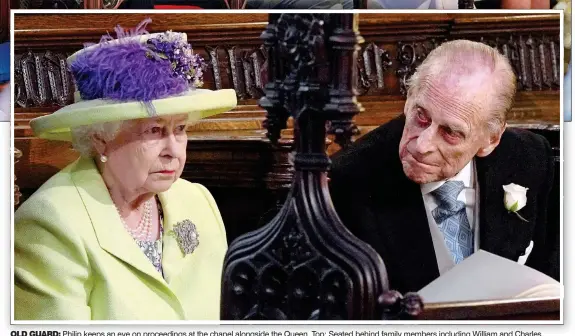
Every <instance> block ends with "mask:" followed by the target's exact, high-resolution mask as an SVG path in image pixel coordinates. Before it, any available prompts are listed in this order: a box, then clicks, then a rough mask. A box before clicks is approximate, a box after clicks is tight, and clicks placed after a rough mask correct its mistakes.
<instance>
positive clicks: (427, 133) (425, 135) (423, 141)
mask: <svg viewBox="0 0 575 336" xmlns="http://www.w3.org/2000/svg"><path fill="white" fill-rule="evenodd" d="M434 135H435V130H434V128H433V127H428V128H427V129H425V130H423V132H421V133H420V134H419V137H418V138H417V140H416V143H415V151H416V152H417V153H418V154H421V155H424V154H427V153H430V152H432V151H433V150H434V148H435V143H434V141H435V140H434V138H435V137H434Z"/></svg>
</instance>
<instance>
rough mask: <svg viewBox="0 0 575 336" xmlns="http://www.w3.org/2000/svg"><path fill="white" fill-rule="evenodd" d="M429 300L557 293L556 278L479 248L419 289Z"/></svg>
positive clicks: (524, 296) (505, 297) (558, 291)
mask: <svg viewBox="0 0 575 336" xmlns="http://www.w3.org/2000/svg"><path fill="white" fill-rule="evenodd" d="M419 295H420V296H421V297H422V299H423V301H424V302H426V303H439V302H458V301H477V300H497V299H512V298H520V297H521V298H533V297H550V298H551V297H553V298H557V297H560V295H561V285H560V284H559V282H557V281H556V280H555V279H553V278H551V277H549V276H547V275H545V274H543V273H541V272H539V271H537V270H534V269H532V268H530V267H528V266H524V265H521V264H519V263H516V262H514V261H511V260H509V259H505V258H503V257H500V256H497V255H495V254H492V253H489V252H486V251H483V250H479V251H477V252H476V253H474V254H473V255H471V256H470V257H468V258H467V259H465V260H464V261H462V262H461V263H459V264H458V265H457V266H455V267H454V268H452V269H451V270H450V271H448V272H447V273H445V274H443V275H442V276H440V277H439V278H437V279H435V280H434V281H433V282H432V283H430V284H429V285H427V286H425V288H423V289H422V290H420V291H419Z"/></svg>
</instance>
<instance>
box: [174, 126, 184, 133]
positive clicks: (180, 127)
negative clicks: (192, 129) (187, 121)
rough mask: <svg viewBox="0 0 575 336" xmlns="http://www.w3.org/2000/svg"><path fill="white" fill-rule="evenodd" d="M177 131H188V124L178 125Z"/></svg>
mask: <svg viewBox="0 0 575 336" xmlns="http://www.w3.org/2000/svg"><path fill="white" fill-rule="evenodd" d="M176 131H177V132H178V133H181V132H185V131H186V125H179V126H178V127H176Z"/></svg>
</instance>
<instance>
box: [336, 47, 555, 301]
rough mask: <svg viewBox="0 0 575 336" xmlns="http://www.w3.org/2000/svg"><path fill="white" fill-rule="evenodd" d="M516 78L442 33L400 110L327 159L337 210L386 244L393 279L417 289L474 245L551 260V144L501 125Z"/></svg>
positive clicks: (505, 66)
mask: <svg viewBox="0 0 575 336" xmlns="http://www.w3.org/2000/svg"><path fill="white" fill-rule="evenodd" d="M515 84H516V79H515V75H514V73H513V71H512V68H511V66H510V64H509V63H508V61H507V59H506V58H505V57H504V56H502V55H501V54H499V53H498V52H497V50H495V49H493V48H491V47H489V46H487V45H484V44H481V43H477V42H471V41H465V40H459V41H452V42H447V43H444V44H442V45H441V46H440V47H438V48H436V49H435V50H433V51H432V52H431V53H430V54H429V56H428V57H427V58H426V59H425V61H424V62H423V64H421V66H419V68H418V69H417V71H416V73H415V74H414V75H413V76H412V77H411V78H410V81H409V83H408V87H409V89H408V94H407V101H406V103H405V107H404V113H403V115H401V116H400V117H398V118H396V119H394V120H392V121H390V122H388V123H386V124H384V125H382V126H380V127H378V128H377V129H375V130H373V131H372V132H370V133H368V134H366V135H365V136H363V137H362V138H360V139H359V140H357V141H356V142H355V143H354V144H353V145H352V146H350V147H349V148H347V149H345V150H342V151H340V152H339V153H337V154H336V155H335V156H334V157H333V158H332V161H333V166H332V171H331V173H330V178H331V181H330V189H331V195H332V199H333V202H334V206H335V209H336V211H337V213H338V214H339V216H340V218H341V219H342V221H343V223H344V224H345V225H346V226H347V227H348V228H349V229H350V231H351V232H352V233H354V234H355V235H356V236H358V237H359V238H361V239H362V240H364V241H365V242H367V243H368V244H370V245H371V246H372V247H373V248H374V249H375V250H376V251H377V252H378V253H379V254H380V255H381V257H382V258H383V260H384V262H385V265H386V267H387V271H388V276H389V281H390V286H391V287H392V288H393V289H397V290H400V291H403V292H406V291H417V290H420V289H421V288H423V287H424V286H426V285H427V284H429V283H430V282H431V281H433V280H434V279H436V278H437V277H439V276H440V275H441V274H442V273H445V272H447V271H448V270H449V269H451V268H452V267H454V266H455V265H456V264H457V263H459V262H461V261H462V260H464V259H465V258H466V257H468V256H469V255H471V254H472V253H474V252H475V251H477V250H478V249H482V250H486V251H488V252H491V253H494V254H497V255H500V256H502V257H505V258H508V259H512V260H515V261H518V260H520V259H521V260H522V261H523V260H525V259H527V265H529V266H531V267H533V268H535V269H538V270H540V271H543V272H545V273H548V274H550V273H553V272H554V271H555V270H554V269H552V268H553V267H557V265H558V260H551V257H550V256H549V255H550V253H551V252H550V251H552V250H553V247H552V246H550V244H552V242H551V241H550V239H548V238H547V235H549V234H548V233H546V232H548V230H547V227H546V225H547V222H546V204H547V200H548V195H549V192H550V188H551V185H552V181H553V162H552V159H551V148H550V146H549V143H548V142H547V141H546V140H545V139H544V138H543V137H541V136H539V135H535V134H533V133H530V132H528V131H524V130H520V129H509V128H508V129H506V119H505V115H506V113H507V112H508V111H509V110H510V109H511V106H512V104H513V99H514V96H515V91H516V87H515ZM510 184H514V185H513V186H515V185H517V186H515V187H516V188H517V189H518V190H519V194H520V195H519V196H516V197H517V199H518V200H519V202H518V204H517V206H516V207H515V208H512V209H511V210H515V212H513V211H509V210H507V209H506V206H505V203H504V195H505V193H504V188H503V186H506V185H510ZM521 187H524V188H528V189H527V193H526V196H527V199H526V205H525V206H524V207H523V205H524V204H523V202H522V201H523V200H524V199H523V200H522V197H521V191H524V189H522V188H521ZM506 188H509V187H506ZM529 254H530V255H529ZM527 255H529V256H528V258H527Z"/></svg>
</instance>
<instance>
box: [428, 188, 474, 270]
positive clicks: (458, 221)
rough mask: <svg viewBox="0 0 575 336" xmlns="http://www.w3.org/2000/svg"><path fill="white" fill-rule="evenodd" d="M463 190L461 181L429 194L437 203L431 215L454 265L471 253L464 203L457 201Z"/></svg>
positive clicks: (471, 247)
mask: <svg viewBox="0 0 575 336" xmlns="http://www.w3.org/2000/svg"><path fill="white" fill-rule="evenodd" d="M463 188H464V186H463V182H462V181H447V182H445V183H444V184H443V185H442V186H441V187H439V188H437V189H436V190H434V191H432V192H431V194H432V195H433V196H434V197H435V199H436V200H437V202H438V203H439V205H438V206H437V208H435V209H433V211H432V212H431V214H432V215H433V218H434V219H435V222H436V223H437V225H438V226H439V229H440V230H441V233H443V239H444V240H445V244H446V245H447V248H448V249H449V251H450V252H451V255H452V256H453V261H455V263H456V264H458V263H459V262H461V261H462V260H463V259H465V258H467V257H469V256H470V255H471V253H473V232H472V231H471V226H470V225H469V221H468V220H467V214H466V213H465V203H463V202H462V201H458V200H457V196H458V195H459V193H460V192H461V190H463Z"/></svg>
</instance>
